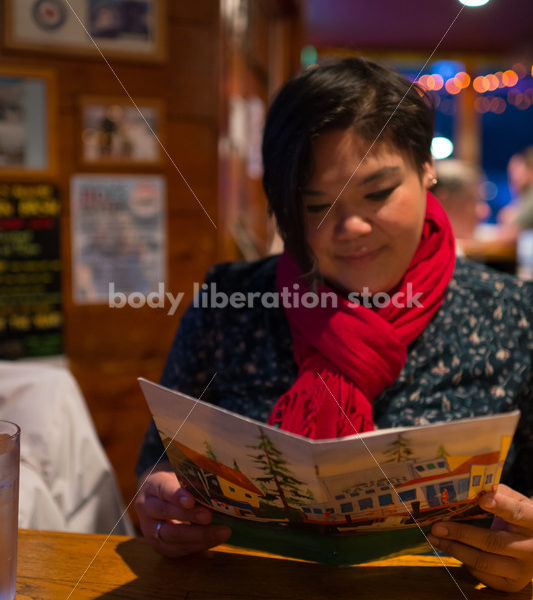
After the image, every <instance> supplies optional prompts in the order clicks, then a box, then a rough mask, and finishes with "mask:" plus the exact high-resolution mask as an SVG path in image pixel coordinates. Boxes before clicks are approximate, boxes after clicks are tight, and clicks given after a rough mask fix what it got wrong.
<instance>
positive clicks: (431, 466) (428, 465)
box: [426, 463, 435, 469]
mask: <svg viewBox="0 0 533 600" xmlns="http://www.w3.org/2000/svg"><path fill="white" fill-rule="evenodd" d="M434 468H435V465H434V464H433V463H428V464H427V465H426V469H434Z"/></svg>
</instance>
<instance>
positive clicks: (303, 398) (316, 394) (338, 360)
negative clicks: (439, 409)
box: [268, 192, 455, 439]
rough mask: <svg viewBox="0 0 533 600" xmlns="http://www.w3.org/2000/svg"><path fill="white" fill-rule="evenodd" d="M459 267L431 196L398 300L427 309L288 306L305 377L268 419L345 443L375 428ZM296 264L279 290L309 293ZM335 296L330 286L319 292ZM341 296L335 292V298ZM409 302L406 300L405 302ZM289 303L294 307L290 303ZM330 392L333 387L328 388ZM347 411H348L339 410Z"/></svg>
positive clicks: (282, 271) (286, 269) (282, 267)
mask: <svg viewBox="0 0 533 600" xmlns="http://www.w3.org/2000/svg"><path fill="white" fill-rule="evenodd" d="M454 267H455V240H454V237H453V233H452V228H451V225H450V222H449V221H448V217H447V216H446V213H445V212H444V210H443V209H442V207H441V206H440V204H439V202H438V201H437V200H436V199H435V197H434V196H432V195H431V194H430V193H429V192H428V194H427V203H426V216H425V221H424V226H423V231H422V236H421V239H420V243H419V244H418V248H417V250H416V252H415V255H414V257H413V260H412V261H411V264H410V265H409V267H408V269H407V271H406V273H405V274H404V276H403V279H402V280H401V281H400V283H399V284H398V285H397V287H396V288H395V292H394V293H398V292H404V293H405V292H406V290H407V287H406V286H407V284H408V283H411V284H412V293H413V294H416V293H418V292H422V296H420V297H419V298H418V301H419V302H420V304H421V305H422V306H421V307H418V306H413V307H411V308H409V307H405V308H404V307H401V308H397V307H395V306H394V305H393V303H392V302H389V303H388V304H387V305H386V306H385V307H383V308H367V307H365V306H363V305H359V306H354V304H353V303H350V301H349V300H348V299H346V298H344V297H342V296H339V295H337V308H332V307H331V302H330V301H328V304H327V307H320V306H318V307H316V308H303V307H298V308H296V307H291V306H287V305H284V309H285V314H286V315H287V319H288V321H289V326H290V329H291V333H292V338H293V343H294V357H295V360H296V362H297V364H298V366H299V371H298V378H297V379H296V381H295V383H294V384H293V385H292V387H291V388H290V389H289V390H288V391H287V392H286V393H285V394H283V396H281V398H279V400H278V401H277V402H276V405H275V406H274V409H273V410H272V414H271V415H270V418H269V420H268V423H269V425H276V426H278V427H280V428H281V429H284V430H285V431H290V432H292V433H297V434H299V435H302V436H305V437H308V438H311V439H329V438H339V437H344V436H347V435H354V434H355V433H361V432H363V431H371V430H373V429H374V422H373V419H372V405H371V402H372V401H373V399H374V398H375V397H376V396H378V395H379V394H380V393H381V392H382V391H383V390H384V389H385V388H386V387H387V386H389V385H391V384H392V383H393V382H394V381H395V380H396V378H397V377H398V375H399V374H400V371H401V370H402V367H403V365H404V363H405V361H406V358H407V346H408V344H410V343H411V342H412V341H413V340H415V339H416V338H417V337H418V336H419V335H420V334H421V333H422V332H423V331H424V329H425V328H426V326H427V324H428V323H429V322H430V321H431V319H432V318H433V315H434V314H435V313H436V312H437V310H438V308H439V307H440V305H441V304H442V301H443V300H444V296H445V293H446V289H447V287H448V282H449V281H450V278H451V276H452V273H453V270H454ZM300 275H301V271H300V268H299V267H298V265H297V263H296V261H295V260H294V259H293V258H292V257H291V256H290V255H289V254H288V253H287V252H285V253H284V254H282V255H281V256H280V258H279V262H278V267H277V281H276V285H277V289H278V292H279V293H281V292H282V289H283V288H286V289H288V290H289V291H291V292H292V291H293V290H294V289H295V288H293V285H294V284H296V283H298V284H299V289H298V288H296V289H298V292H299V294H300V298H301V295H302V294H303V293H304V292H305V291H309V290H308V288H306V285H305V283H304V280H303V279H301V277H300ZM322 292H323V293H326V292H329V293H332V292H333V290H332V289H331V288H329V287H328V286H326V285H322V286H320V287H319V289H318V293H319V294H320V293H322ZM333 293H334V292H333ZM399 298H401V299H402V300H405V298H406V296H405V295H404V296H402V297H399ZM284 304H287V303H284ZM325 384H326V385H327V387H326V385H325ZM339 405H340V406H339Z"/></svg>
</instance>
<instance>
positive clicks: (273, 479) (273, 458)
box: [247, 428, 313, 513]
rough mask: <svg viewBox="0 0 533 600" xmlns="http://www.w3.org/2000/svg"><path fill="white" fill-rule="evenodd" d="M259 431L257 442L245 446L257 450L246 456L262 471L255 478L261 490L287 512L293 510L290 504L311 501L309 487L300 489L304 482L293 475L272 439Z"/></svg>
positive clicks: (311, 496)
mask: <svg viewBox="0 0 533 600" xmlns="http://www.w3.org/2000/svg"><path fill="white" fill-rule="evenodd" d="M259 431H260V434H259V442H258V444H256V445H249V446H247V448H251V449H252V450H256V451H257V453H256V454H249V455H248V456H249V457H250V458H251V459H252V460H253V461H254V462H255V464H256V466H257V467H258V468H259V469H261V471H263V473H264V475H263V476H262V477H256V478H255V480H256V481H257V482H258V483H259V487H260V488H261V490H262V491H263V492H267V493H268V496H267V497H268V499H269V500H279V501H280V502H281V503H282V504H283V507H284V508H285V510H287V511H289V513H290V512H291V511H293V510H294V508H292V507H291V505H292V506H300V505H302V504H305V503H308V502H312V501H313V494H312V493H311V491H310V490H309V489H307V490H305V491H302V489H301V487H300V486H303V485H304V483H303V482H302V481H299V480H298V479H296V477H294V475H293V474H292V472H291V471H290V469H289V468H288V463H287V461H286V460H285V459H284V458H283V454H282V453H281V451H280V450H278V449H277V448H276V446H275V445H274V443H273V442H272V440H271V439H270V438H269V437H268V436H267V435H266V434H265V432H264V431H263V430H262V429H261V428H259Z"/></svg>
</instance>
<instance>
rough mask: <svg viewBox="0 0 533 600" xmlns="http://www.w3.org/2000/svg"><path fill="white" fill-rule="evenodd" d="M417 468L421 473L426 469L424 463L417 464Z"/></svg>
mask: <svg viewBox="0 0 533 600" xmlns="http://www.w3.org/2000/svg"><path fill="white" fill-rule="evenodd" d="M415 468H416V470H417V471H418V472H420V473H422V471H423V470H424V467H423V466H422V465H416V467H415Z"/></svg>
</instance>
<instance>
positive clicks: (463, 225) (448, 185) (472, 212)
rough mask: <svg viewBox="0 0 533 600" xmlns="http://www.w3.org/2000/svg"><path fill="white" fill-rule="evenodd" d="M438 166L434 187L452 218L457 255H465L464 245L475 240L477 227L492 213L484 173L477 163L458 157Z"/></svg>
mask: <svg viewBox="0 0 533 600" xmlns="http://www.w3.org/2000/svg"><path fill="white" fill-rule="evenodd" d="M435 168H436V174H437V183H436V184H435V185H434V187H433V188H432V189H431V191H432V192H433V193H434V194H435V196H436V197H437V199H438V200H439V201H440V203H441V204H442V207H443V208H444V210H445V211H446V214H447V215H448V218H449V219H450V223H451V225H452V229H453V232H454V235H455V241H456V252H457V254H458V256H463V255H464V247H468V245H469V244H470V245H471V244H472V242H473V238H474V232H475V229H476V227H477V226H478V224H479V223H480V222H481V221H483V220H485V219H486V218H487V217H488V216H489V213H490V208H489V205H488V204H487V202H486V201H485V195H484V192H483V188H482V174H481V172H480V171H479V170H478V169H476V168H475V167H473V166H471V165H469V164H468V163H466V162H463V161H461V160H457V159H448V160H441V161H437V163H436V164H435Z"/></svg>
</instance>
